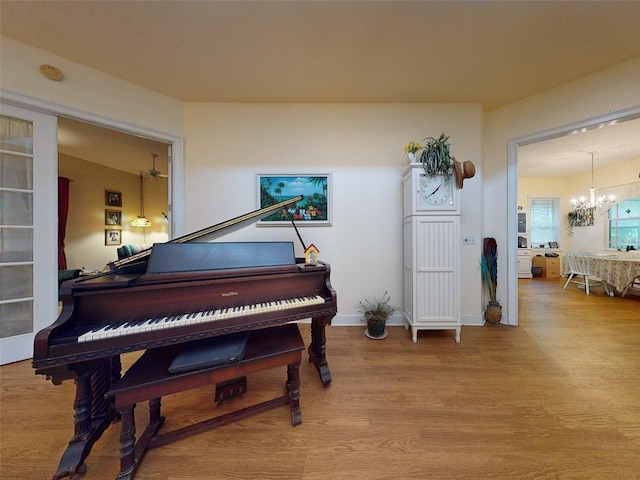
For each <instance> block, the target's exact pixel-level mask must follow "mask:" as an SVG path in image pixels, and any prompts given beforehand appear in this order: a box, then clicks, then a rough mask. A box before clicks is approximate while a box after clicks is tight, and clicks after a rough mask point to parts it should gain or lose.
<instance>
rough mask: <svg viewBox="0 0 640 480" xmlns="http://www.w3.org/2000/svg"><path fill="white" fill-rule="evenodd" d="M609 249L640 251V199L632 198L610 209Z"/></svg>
mask: <svg viewBox="0 0 640 480" xmlns="http://www.w3.org/2000/svg"><path fill="white" fill-rule="evenodd" d="M608 244H609V248H620V249H625V250H626V249H627V247H628V246H633V247H634V248H635V249H636V250H637V249H640V198H631V199H628V200H624V201H622V202H620V203H617V204H615V205H614V206H613V207H611V208H610V209H609V232H608Z"/></svg>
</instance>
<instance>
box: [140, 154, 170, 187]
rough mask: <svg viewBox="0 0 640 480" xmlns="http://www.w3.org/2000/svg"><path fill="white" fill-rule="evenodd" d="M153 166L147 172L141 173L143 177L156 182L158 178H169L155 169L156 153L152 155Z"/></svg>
mask: <svg viewBox="0 0 640 480" xmlns="http://www.w3.org/2000/svg"><path fill="white" fill-rule="evenodd" d="M151 156H152V157H153V164H152V166H151V168H150V169H149V170H144V171H143V172H141V173H142V174H143V175H146V176H148V177H151V178H152V179H153V180H157V179H158V178H169V175H167V174H165V173H162V172H161V171H160V170H157V169H156V158H158V154H157V153H152V154H151Z"/></svg>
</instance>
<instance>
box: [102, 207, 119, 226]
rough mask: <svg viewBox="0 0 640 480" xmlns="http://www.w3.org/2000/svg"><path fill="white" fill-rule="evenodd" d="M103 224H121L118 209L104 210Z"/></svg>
mask: <svg viewBox="0 0 640 480" xmlns="http://www.w3.org/2000/svg"><path fill="white" fill-rule="evenodd" d="M104 224H105V225H122V212H121V211H120V210H105V211H104Z"/></svg>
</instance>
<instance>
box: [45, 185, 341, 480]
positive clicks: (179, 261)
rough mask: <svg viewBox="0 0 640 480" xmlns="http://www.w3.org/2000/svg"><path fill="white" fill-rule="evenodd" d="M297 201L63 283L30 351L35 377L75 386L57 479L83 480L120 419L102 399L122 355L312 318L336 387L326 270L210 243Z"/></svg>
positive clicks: (280, 255) (282, 246)
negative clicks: (94, 452)
mask: <svg viewBox="0 0 640 480" xmlns="http://www.w3.org/2000/svg"><path fill="white" fill-rule="evenodd" d="M301 199H302V196H299V197H294V198H292V199H289V200H287V201H284V202H280V203H277V204H275V205H272V206H269V207H266V208H263V209H260V210H256V211H253V212H250V213H248V214H245V215H241V216H239V217H236V218H233V219H231V220H227V221H225V222H222V223H219V224H217V225H214V226H212V227H208V228H205V229H202V230H199V231H197V232H194V233H192V234H189V235H185V236H184V237H180V238H177V239H174V240H172V241H170V242H167V243H161V244H155V245H154V246H153V247H152V248H151V249H149V250H146V251H144V252H141V253H139V254H137V255H134V256H132V257H128V258H126V259H123V260H119V261H116V262H113V263H111V264H109V269H108V270H106V271H105V272H102V273H100V274H98V275H95V276H90V277H81V278H78V279H74V280H70V281H67V282H65V283H63V285H62V287H61V292H60V296H61V299H62V302H63V306H62V311H61V313H60V315H59V317H58V319H57V320H56V321H55V322H54V323H53V324H52V325H50V326H48V327H46V328H44V329H43V330H41V331H40V332H38V334H37V335H36V337H35V341H34V354H33V368H34V369H35V372H36V374H42V375H45V376H46V377H47V378H48V379H50V380H51V381H52V382H53V383H54V384H56V385H57V384H60V383H61V382H63V381H64V380H74V381H75V382H76V393H75V400H74V405H73V409H74V415H73V418H74V435H73V437H72V438H71V440H70V441H69V445H68V447H67V449H66V451H65V452H64V454H63V455H62V458H61V460H60V464H59V466H58V469H57V471H56V473H55V474H54V475H53V477H52V478H53V479H54V480H55V479H60V478H63V477H67V476H70V477H71V478H72V479H74V480H75V479H79V478H81V477H82V476H83V475H84V474H85V472H86V465H85V459H86V457H87V456H88V455H89V453H90V451H91V448H92V446H93V444H94V443H95V442H96V441H97V440H98V439H99V438H100V436H101V435H102V433H103V432H104V431H105V430H106V428H107V427H108V426H109V424H110V423H111V422H112V421H113V420H114V419H115V409H114V407H113V403H112V401H110V400H107V399H105V394H106V392H107V391H109V389H110V388H111V386H112V385H113V384H114V383H115V382H117V381H118V379H119V378H120V377H121V362H120V355H121V354H123V353H127V352H134V351H141V350H147V349H153V348H158V347H163V346H167V345H173V344H180V343H186V342H191V341H194V340H200V339H203V338H208V337H214V336H220V335H225V334H229V333H234V332H239V331H246V330H255V329H261V328H266V327H270V326H273V325H279V324H284V323H288V322H292V321H296V320H302V319H308V318H311V343H310V345H309V349H308V354H309V360H310V361H311V362H313V364H314V365H315V368H316V370H317V371H318V374H319V377H320V380H321V382H322V384H323V385H324V386H327V385H329V384H330V382H331V373H330V371H329V365H328V363H327V360H326V354H325V352H326V337H325V327H326V326H327V325H330V324H331V320H332V319H333V317H334V316H335V314H336V312H337V300H336V292H335V290H334V289H333V288H332V287H331V282H330V266H329V265H328V264H326V263H318V265H305V262H304V259H299V258H295V255H294V254H293V243H292V242H235V243H233V242H212V241H211V240H215V239H217V238H219V237H221V236H223V235H226V234H228V233H230V232H232V231H235V230H237V229H239V228H243V227H244V226H246V225H249V224H252V223H255V222H256V221H258V220H260V219H262V218H264V217H266V216H268V215H270V214H272V213H273V212H276V211H279V210H282V209H284V208H285V207H286V206H287V205H291V204H292V203H295V202H297V201H299V200H301ZM294 228H295V225H294ZM296 233H297V229H296ZM298 237H299V238H300V235H299V234H298ZM300 240H302V239H301V238H300ZM303 245H304V244H303Z"/></svg>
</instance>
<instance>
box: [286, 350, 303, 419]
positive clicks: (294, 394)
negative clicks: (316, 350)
mask: <svg viewBox="0 0 640 480" xmlns="http://www.w3.org/2000/svg"><path fill="white" fill-rule="evenodd" d="M287 395H288V396H289V408H290V410H291V425H293V426H294V427H295V426H296V425H299V424H300V423H301V422H302V412H301V411H300V362H297V363H295V364H289V365H287Z"/></svg>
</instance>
